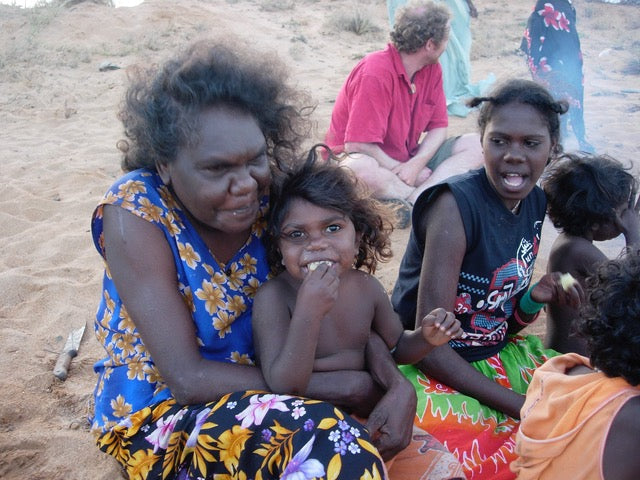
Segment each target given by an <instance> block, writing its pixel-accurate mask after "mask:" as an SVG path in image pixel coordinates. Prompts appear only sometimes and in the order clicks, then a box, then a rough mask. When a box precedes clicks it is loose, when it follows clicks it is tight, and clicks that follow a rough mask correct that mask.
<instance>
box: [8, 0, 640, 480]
mask: <svg viewBox="0 0 640 480" xmlns="http://www.w3.org/2000/svg"><path fill="white" fill-rule="evenodd" d="M18 3H19V2H18ZM477 3H478V10H479V13H480V17H479V18H478V19H477V20H473V23H472V29H473V34H474V38H475V43H474V47H473V51H472V67H473V77H474V80H475V81H477V80H480V79H481V78H484V77H485V76H486V75H487V74H488V73H490V72H493V73H494V74H495V75H496V76H497V77H498V79H501V78H506V77H508V76H520V77H525V78H528V72H527V70H526V67H525V62H524V60H523V58H522V57H521V56H520V55H518V53H517V48H518V45H519V41H520V37H521V34H522V31H523V28H524V24H525V20H526V18H527V16H528V14H529V11H530V9H531V7H532V5H533V1H525V0H517V1H513V0H483V1H478V2H477ZM575 4H576V7H577V9H578V21H579V24H578V26H579V30H580V32H581V35H582V42H583V51H584V57H585V65H586V81H585V93H586V100H585V109H586V123H587V132H588V134H589V137H590V140H591V141H592V142H593V144H594V145H595V146H596V148H597V149H598V150H599V151H602V152H606V153H609V154H611V155H613V156H615V157H617V158H619V159H621V160H623V161H627V162H631V161H634V160H635V159H636V158H637V157H638V154H639V153H640V144H639V143H638V140H637V139H638V138H639V136H640V77H639V76H638V74H639V73H640V71H639V69H640V67H639V62H638V55H637V52H638V49H639V48H640V35H639V34H638V31H639V29H638V27H640V9H639V8H638V7H637V6H624V5H611V4H605V3H595V2H588V1H586V0H576V1H575ZM350 19H360V20H361V23H360V24H361V25H364V26H365V27H374V28H373V29H372V31H370V32H368V33H364V34H362V35H356V34H355V33H352V32H350V31H347V30H345V28H344V26H342V25H343V24H344V21H345V20H350ZM217 35H222V36H226V35H236V36H238V37H239V38H240V39H241V40H242V41H245V42H246V43H248V44H253V45H256V46H258V47H259V48H263V49H269V50H273V51H277V52H278V53H279V54H280V56H281V57H282V58H283V60H284V61H285V62H286V63H287V64H288V65H289V66H290V69H291V74H292V76H291V78H292V81H293V82H294V83H296V84H298V85H299V86H300V87H301V88H304V89H305V90H307V91H308V92H309V93H310V94H311V96H312V98H313V99H314V101H315V102H317V108H316V110H315V113H314V118H315V121H316V123H317V125H316V131H315V132H314V138H310V140H309V141H310V142H312V141H317V140H320V139H321V138H322V135H323V133H324V131H325V129H326V126H327V124H328V120H329V116H330V112H331V108H332V102H333V100H334V98H335V95H336V93H337V91H338V89H339V87H340V85H341V84H342V82H343V81H344V78H345V77H346V75H347V74H348V72H349V71H350V69H351V68H352V67H353V65H354V64H355V63H356V61H357V60H358V59H360V58H361V57H362V56H363V55H364V54H366V53H367V52H370V51H372V50H376V49H379V48H382V47H384V45H385V44H386V42H387V38H388V37H387V18H386V7H385V3H384V1H382V0H376V1H366V0H362V1H360V2H359V3H354V2H352V1H349V0H345V1H338V0H300V1H291V0H289V1H287V0H283V1H275V0H273V1H269V0H265V1H258V0H226V1H225V0H210V1H200V0H186V1H181V2H171V1H165V0H147V1H146V2H144V3H143V4H142V5H139V6H137V7H134V8H118V9H115V8H112V7H108V6H105V5H101V4H99V2H98V3H92V2H81V3H78V4H76V5H75V6H72V7H68V8H57V7H54V6H48V7H43V8H35V9H28V10H24V9H20V8H18V7H15V6H8V5H0V84H1V86H0V92H1V93H0V137H1V138H2V151H1V153H0V179H1V181H2V188H1V189H0V292H1V299H2V300H1V303H0V360H1V361H0V478H4V479H5V480H12V479H23V478H29V479H32V480H36V479H66V480H74V479H111V478H118V476H119V472H118V468H117V466H116V464H115V462H114V461H113V460H111V459H110V458H108V457H107V456H105V455H103V454H101V453H100V452H99V451H98V450H97V448H96V447H94V445H93V440H92V437H91V435H90V434H89V430H88V424H87V422H86V413H87V409H88V405H89V402H90V399H91V393H92V390H93V387H94V382H95V377H94V373H93V370H92V365H93V363H94V362H95V361H96V360H97V359H98V358H100V357H101V351H100V347H99V345H98V343H97V341H96V340H95V337H94V336H93V330H92V322H93V319H94V313H95V309H96V306H97V302H98V297H99V293H100V283H101V275H102V264H101V259H100V258H99V256H98V254H97V253H96V251H95V249H94V248H93V245H92V240H91V236H90V232H89V228H90V217H91V212H92V210H93V208H94V206H95V204H96V202H97V201H98V199H99V198H100V197H101V195H102V194H103V193H104V191H105V189H106V188H107V187H108V186H109V185H110V184H111V183H112V181H113V180H114V179H115V178H117V177H118V176H119V174H120V169H119V156H118V151H117V150H116V148H115V144H116V142H117V140H118V139H119V138H120V136H121V128H120V124H119V122H118V120H117V118H116V111H117V106H118V103H119V101H120V99H121V98H122V95H123V93H124V90H125V86H126V71H127V68H128V67H131V66H132V65H135V64H137V63H147V62H150V61H161V60H162V59H163V58H165V57H166V56H167V55H169V54H170V53H171V52H173V51H174V50H175V49H176V48H179V47H182V46H184V45H185V44H186V43H188V42H189V41H191V40H194V39H196V38H199V37H202V36H217ZM103 62H106V63H107V64H111V65H113V66H117V67H120V68H118V69H113V70H106V71H100V70H99V67H100V65H101V64H103ZM450 130H451V133H455V134H457V133H463V132H467V131H474V130H475V116H474V115H471V116H469V117H467V118H464V119H463V118H452V119H451V127H450ZM567 146H569V147H571V146H572V145H571V141H569V142H568V144H567ZM573 146H574V147H575V142H574V143H573ZM407 235H408V230H404V231H397V232H395V233H394V237H393V239H394V251H395V254H396V256H395V258H394V260H393V261H392V262H390V263H388V264H386V265H384V266H383V268H382V269H381V270H380V271H379V276H380V278H381V279H382V281H383V282H384V284H385V286H386V287H387V288H389V289H390V288H391V287H392V285H393V281H394V279H395V273H396V271H397V266H398V262H399V259H400V257H401V255H402V251H403V248H404V245H405V243H406V239H407ZM553 236H554V231H553V227H551V226H549V225H547V226H546V227H545V233H544V237H545V238H544V241H543V245H542V255H541V257H540V261H539V262H538V264H537V265H536V267H537V273H538V274H539V272H541V271H544V268H545V252H546V251H548V245H549V244H550V241H551V240H552V239H553ZM621 245H622V242H621V240H620V239H617V240H614V241H612V242H609V244H608V245H607V249H608V250H607V252H608V253H610V254H611V255H612V256H614V255H616V254H617V253H618V251H619V249H620V246H621ZM84 324H87V331H86V332H85V335H84V338H83V341H82V344H81V347H80V352H79V355H78V356H77V357H76V358H75V359H74V360H73V362H72V365H71V369H70V372H69V377H68V379H67V380H66V381H65V382H62V381H60V380H58V379H57V378H55V377H54V376H53V375H52V368H53V366H54V363H55V360H56V357H57V354H58V352H59V351H60V349H61V348H62V346H63V344H64V341H65V338H66V337H67V334H68V333H69V332H70V331H71V330H72V329H75V328H78V327H80V326H81V325H84ZM536 329H537V330H536ZM543 332H544V320H542V321H541V322H540V323H539V325H538V326H537V327H535V329H534V333H538V334H542V333H543Z"/></svg>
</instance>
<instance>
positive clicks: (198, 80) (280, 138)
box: [118, 40, 313, 171]
mask: <svg viewBox="0 0 640 480" xmlns="http://www.w3.org/2000/svg"><path fill="white" fill-rule="evenodd" d="M286 78H287V74H286V72H285V70H284V68H283V64H282V63H281V62H280V61H278V60H277V59H276V58H275V57H273V56H272V55H263V54H260V55H259V54H258V53H257V52H255V53H251V52H249V51H242V50H241V49H239V48H238V47H237V46H234V47H231V46H228V45H227V44H226V43H221V42H213V41H204V40H203V41H199V42H196V43H195V44H193V45H192V46H190V47H189V48H188V49H187V50H186V51H185V52H184V53H182V54H181V55H179V56H177V57H175V58H172V59H170V60H168V61H167V62H166V63H165V64H164V65H163V66H162V67H154V68H151V69H148V70H142V69H138V70H136V71H134V73H133V76H132V78H131V84H130V87H129V89H128V91H127V94H126V97H125V100H124V103H123V106H122V107H121V110H120V114H119V118H120V120H121V121H122V122H123V124H124V129H125V136H126V137H127V139H126V140H120V141H119V142H118V148H119V149H120V150H121V151H122V152H123V160H122V168H123V170H125V171H131V170H135V169H137V168H149V169H152V170H154V169H155V165H156V163H157V162H160V163H161V164H166V163H170V162H172V161H174V159H175V158H176V155H177V151H178V149H179V148H180V147H182V146H188V145H193V144H194V143H196V142H197V141H198V138H196V133H195V132H197V131H198V129H197V128H196V123H197V121H198V114H199V113H200V112H202V111H203V110H204V109H207V108H210V107H213V106H216V105H220V106H228V107H232V108H238V109H240V110H242V111H244V112H248V113H250V114H251V115H252V116H253V117H255V119H256V120H257V122H258V124H259V126H260V129H261V130H262V132H263V133H264V136H265V139H266V141H267V149H268V150H267V154H268V155H269V157H270V158H271V159H272V160H274V161H276V162H284V163H287V162H289V161H292V160H294V159H295V158H297V155H298V152H299V150H298V148H299V147H300V145H301V143H302V141H303V140H304V138H305V137H306V136H307V134H308V132H309V127H310V122H309V119H308V117H309V114H310V113H311V111H312V110H313V109H312V108H310V107H298V106H297V105H296V102H298V101H301V100H302V98H303V97H302V94H301V93H300V92H296V91H294V90H293V89H291V88H290V87H288V86H287V84H286Z"/></svg>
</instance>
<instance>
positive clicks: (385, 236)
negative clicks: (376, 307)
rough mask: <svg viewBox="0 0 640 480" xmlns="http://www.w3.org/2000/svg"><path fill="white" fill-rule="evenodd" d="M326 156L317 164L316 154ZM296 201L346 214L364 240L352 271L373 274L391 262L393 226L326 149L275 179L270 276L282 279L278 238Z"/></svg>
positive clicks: (269, 240)
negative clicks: (277, 275)
mask: <svg viewBox="0 0 640 480" xmlns="http://www.w3.org/2000/svg"><path fill="white" fill-rule="evenodd" d="M319 148H323V149H325V150H326V151H328V152H329V158H328V160H327V161H324V160H320V159H319V158H318V153H317V152H318V149H319ZM295 199H302V200H306V201H307V202H309V203H312V204H314V205H317V206H319V207H322V208H328V209H332V210H336V211H338V212H341V213H344V214H345V215H346V216H348V217H349V219H350V220H351V221H352V222H353V226H354V228H355V231H356V232H357V233H360V234H361V235H362V238H361V239H360V247H359V249H358V254H357V256H356V259H355V268H360V267H365V269H366V270H367V271H368V272H369V273H374V272H375V270H376V267H377V264H378V262H380V261H382V262H384V261H387V260H388V259H389V258H391V256H392V253H391V239H390V235H391V232H392V231H393V226H392V224H391V221H390V220H389V217H390V215H389V212H387V211H386V209H385V207H384V206H383V205H382V204H381V203H380V202H378V201H377V200H375V199H374V198H373V197H371V196H370V195H368V194H367V193H366V191H365V190H364V187H363V186H362V184H361V183H360V182H359V181H358V180H357V178H356V177H355V175H354V174H353V173H352V172H351V170H349V169H347V168H345V167H341V166H339V165H338V164H337V162H336V159H335V157H334V156H333V154H332V153H331V151H330V150H329V147H327V146H326V145H322V144H318V145H314V146H313V147H312V148H311V150H310V151H309V154H308V156H307V159H306V161H303V162H300V164H299V165H298V166H296V167H292V168H290V169H289V170H288V171H284V170H280V171H276V173H275V174H274V179H273V182H272V183H271V196H270V200H269V201H270V211H269V216H268V227H267V231H268V236H267V245H268V250H269V260H270V263H271V265H272V270H273V273H276V274H277V273H280V272H281V271H282V270H283V269H284V267H283V266H282V264H281V260H282V255H281V254H280V251H279V249H278V238H279V237H280V234H281V228H282V223H283V221H284V219H285V217H286V215H287V213H288V212H289V208H290V206H291V202H292V201H293V200H295Z"/></svg>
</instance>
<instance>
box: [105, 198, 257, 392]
mask: <svg viewBox="0 0 640 480" xmlns="http://www.w3.org/2000/svg"><path fill="white" fill-rule="evenodd" d="M103 211H104V221H103V227H104V242H105V254H106V260H107V264H108V267H109V272H110V274H111V276H112V278H113V281H114V283H115V285H116V288H117V289H118V292H119V293H120V295H121V297H122V301H123V303H124V305H125V307H126V309H127V312H128V313H129V315H130V316H131V318H132V319H133V322H134V323H135V325H136V329H137V330H138V332H139V333H140V336H141V338H142V340H143V342H144V345H145V347H146V348H147V349H148V350H149V353H150V354H151V357H152V358H153V361H154V362H155V364H156V366H157V367H158V370H159V371H160V374H161V375H162V378H163V380H164V381H165V382H166V383H167V385H168V386H169V388H170V389H171V392H172V393H173V395H174V397H175V399H176V401H178V402H179V403H181V404H192V403H201V402H208V401H214V400H216V399H218V398H219V397H220V396H221V395H223V394H225V393H228V392H233V391H238V390H247V389H253V388H255V389H266V388H267V385H266V384H265V382H264V380H263V378H262V374H261V373H260V370H259V369H258V368H255V367H251V366H246V365H239V364H233V363H224V362H216V361H211V360H206V359H204V358H203V357H202V356H201V355H200V352H199V349H198V344H197V340H196V333H195V329H194V325H193V320H192V318H191V315H190V313H189V310H188V308H187V306H186V304H185V302H184V300H183V298H182V296H181V295H180V294H179V292H178V285H177V274H176V268H175V265H174V262H173V255H172V253H171V249H170V247H169V245H168V244H167V241H166V239H165V238H164V235H163V234H162V232H161V230H160V229H159V228H157V227H156V226H154V225H153V224H151V223H149V222H147V221H146V220H143V219H141V218H139V217H137V216H135V215H133V214H132V213H130V212H127V211H126V210H124V209H123V208H120V207H115V206H109V205H106V206H105V207H104V210H103Z"/></svg>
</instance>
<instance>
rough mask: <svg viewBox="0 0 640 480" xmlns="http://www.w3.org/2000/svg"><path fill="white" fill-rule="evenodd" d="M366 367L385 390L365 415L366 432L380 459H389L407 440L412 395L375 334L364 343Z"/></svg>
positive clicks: (413, 405) (412, 411) (413, 403)
mask: <svg viewBox="0 0 640 480" xmlns="http://www.w3.org/2000/svg"><path fill="white" fill-rule="evenodd" d="M367 368H368V369H369V371H370V373H371V375H372V376H373V378H374V379H375V380H376V382H377V383H378V384H380V386H381V387H382V388H383V389H384V391H385V393H384V395H383V396H382V398H380V400H379V401H378V402H377V403H376V406H375V408H374V409H373V411H372V412H371V414H370V415H369V418H368V420H367V429H368V430H369V432H370V433H371V437H372V439H373V443H374V445H375V446H376V448H377V449H378V451H379V452H380V455H382V458H383V459H385V460H389V459H390V458H392V457H393V456H394V455H396V454H397V453H398V452H399V451H401V450H403V449H404V448H405V447H406V446H407V445H408V444H409V442H410V441H411V433H412V431H413V419H414V417H415V415H416V407H417V398H416V392H415V390H414V388H413V385H411V383H410V382H409V381H408V380H407V379H406V378H405V377H404V375H402V373H401V372H400V370H398V367H397V366H396V363H395V361H394V360H393V358H392V357H391V355H390V354H389V351H388V350H387V346H386V344H385V342H384V341H383V340H382V339H381V338H380V337H379V336H378V335H377V334H376V333H375V332H371V336H370V337H369V343H368V344H367Z"/></svg>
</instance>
